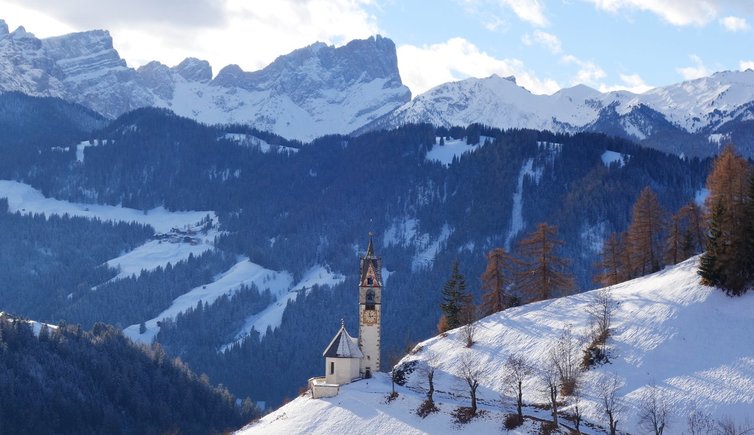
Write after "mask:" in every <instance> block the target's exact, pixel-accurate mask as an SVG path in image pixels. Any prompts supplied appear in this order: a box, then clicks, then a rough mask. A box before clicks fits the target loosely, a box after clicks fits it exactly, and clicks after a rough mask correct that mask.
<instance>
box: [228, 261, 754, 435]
mask: <svg viewBox="0 0 754 435" xmlns="http://www.w3.org/2000/svg"><path fill="white" fill-rule="evenodd" d="M698 261H699V258H698V257H694V258H691V259H689V260H686V261H685V262H683V263H681V264H678V265H676V266H670V267H667V268H666V269H664V270H662V271H660V272H657V273H655V274H652V275H648V276H645V277H642V278H637V279H635V280H632V281H628V282H625V283H621V284H618V285H616V286H613V287H612V289H611V290H610V292H611V294H612V298H613V301H614V304H613V305H612V306H613V309H612V324H611V329H610V331H611V333H610V336H609V338H608V341H607V350H608V356H609V359H610V362H609V363H608V364H603V365H598V366H596V367H592V368H590V369H589V370H586V371H584V372H582V374H581V380H580V385H581V391H582V393H581V399H580V401H579V408H580V410H581V412H582V413H583V416H584V419H585V421H586V422H589V423H591V424H593V425H596V428H595V427H593V426H587V427H585V425H584V424H582V426H581V427H582V431H584V432H583V433H588V434H592V433H604V431H605V428H606V424H607V422H606V416H605V413H604V410H603V405H602V402H601V397H602V393H603V392H604V391H605V389H606V385H608V383H609V381H610V380H611V379H615V380H616V381H617V397H618V403H619V404H620V406H619V411H618V421H619V423H618V428H617V429H618V430H619V431H620V432H621V433H624V432H625V433H646V432H647V431H646V430H644V429H643V428H642V427H641V426H640V425H639V420H640V419H639V412H640V408H641V406H642V404H643V403H646V402H645V399H644V398H645V397H646V394H648V393H649V391H650V390H652V388H653V387H651V385H653V384H654V386H655V387H654V388H656V389H655V390H654V391H655V392H656V394H658V395H659V396H660V397H662V398H664V400H666V401H667V403H669V404H671V410H672V418H671V419H670V421H669V425H668V426H667V428H666V431H665V432H666V433H671V434H676V433H688V428H687V417H688V415H689V414H690V413H691V412H693V411H699V412H703V413H704V414H707V415H709V416H710V418H712V419H714V420H720V419H726V418H728V419H731V421H733V422H734V423H735V424H737V425H742V424H751V422H750V420H748V419H749V417H750V416H751V413H752V410H754V342H752V340H751V337H752V335H754V294H746V295H744V296H743V297H738V298H730V297H727V296H726V295H725V294H724V292H722V291H721V290H719V289H716V288H712V287H706V286H702V285H700V284H699V277H698V276H697V274H696V270H697V268H698ZM599 291H600V290H595V291H591V292H586V293H582V294H578V295H574V296H568V297H563V298H560V299H554V300H547V301H542V302H537V303H532V304H528V305H524V306H521V307H517V308H511V309H508V310H505V311H503V312H500V313H497V314H493V315H491V316H488V317H486V318H483V319H481V320H480V321H478V322H476V329H475V331H476V333H475V337H474V344H473V345H472V346H471V347H470V348H467V347H466V345H465V344H466V343H465V337H464V336H463V331H462V329H461V328H459V329H457V330H452V331H449V332H448V333H446V334H443V335H439V336H437V337H433V338H431V339H429V340H426V341H424V342H422V343H419V344H418V345H417V346H416V347H415V348H414V350H413V351H412V352H411V353H410V354H409V355H407V356H406V357H404V359H403V360H402V361H401V362H400V363H399V365H403V364H407V363H410V362H413V361H416V362H417V363H416V364H418V367H419V368H418V369H417V370H415V371H413V372H412V373H410V374H409V375H408V382H407V384H406V387H400V386H399V387H398V388H397V391H398V393H399V397H398V399H396V400H395V401H393V402H390V403H387V402H386V400H385V397H386V396H387V394H388V393H389V392H390V388H391V387H390V381H389V376H387V375H382V374H378V376H377V377H376V378H374V379H370V380H362V381H358V382H355V383H352V384H349V385H345V386H341V388H340V392H339V395H338V396H336V397H334V398H330V399H311V398H310V397H309V396H308V395H304V396H300V397H299V398H297V399H295V400H294V401H292V402H290V403H289V404H287V405H285V406H283V407H281V408H280V409H278V410H276V411H274V412H272V413H271V414H268V415H267V416H265V417H264V418H262V419H261V420H260V421H258V422H255V423H252V424H251V425H249V426H247V427H246V428H244V429H243V430H242V431H241V432H240V433H243V434H256V433H313V434H323V433H345V432H351V433H353V432H357V433H367V432H368V433H409V434H420V433H445V432H447V431H448V428H449V427H454V429H452V430H453V431H457V432H459V433H470V434H471V433H473V434H478V433H500V430H501V428H500V426H501V422H502V420H503V419H504V416H505V415H506V414H508V413H513V412H515V402H514V400H513V398H512V397H511V394H510V390H508V389H507V385H508V382H507V381H506V379H505V373H506V370H505V363H506V361H507V359H508V357H509V356H511V355H516V356H519V357H524V358H526V360H527V362H528V363H529V364H530V365H531V366H532V367H533V368H534V370H533V372H532V374H531V375H530V376H529V377H528V378H527V379H526V381H525V382H524V384H523V394H524V397H523V399H524V402H525V405H526V406H525V410H524V413H525V414H526V415H530V416H533V417H536V418H539V419H541V420H542V421H546V420H549V419H550V417H549V411H548V410H546V409H541V408H537V407H534V405H538V404H540V405H541V404H544V403H546V402H547V400H548V399H547V398H546V397H545V394H544V393H543V391H544V388H543V387H544V385H543V381H542V380H541V377H540V373H541V371H542V370H543V368H544V367H546V365H547V363H548V361H549V360H550V355H551V350H552V349H553V348H555V347H556V344H557V342H558V339H559V337H560V336H561V334H562V333H563V331H564V330H565V329H566V328H569V329H570V331H571V332H572V334H573V336H574V337H575V338H576V340H577V342H576V343H577V344H576V351H577V352H579V355H580V354H581V352H580V350H581V349H583V348H584V347H585V346H586V337H587V336H588V334H590V331H591V328H592V323H591V319H590V316H589V314H588V307H589V306H593V304H594V300H595V296H596V294H597V293H598V292H599ZM464 359H468V360H470V361H473V362H474V364H475V365H476V366H480V367H484V369H485V370H484V375H482V376H481V377H480V381H481V384H480V387H479V390H478V398H479V400H480V408H481V409H482V410H484V411H486V412H487V416H486V417H480V418H475V419H473V420H472V422H471V423H469V424H467V425H455V424H454V423H453V418H452V416H451V413H452V411H453V410H454V409H455V408H456V407H458V406H468V405H469V394H468V386H467V385H466V383H465V382H464V380H463V379H462V375H461V367H462V364H461V361H462V360H464ZM428 363H431V364H432V366H433V367H435V375H434V386H435V401H436V404H437V405H438V406H439V408H440V412H438V413H437V414H432V415H430V416H428V417H427V418H425V419H422V418H420V417H418V416H417V415H416V414H415V410H416V408H417V407H418V406H419V404H420V403H421V401H422V400H423V399H424V398H425V392H426V388H427V380H426V374H425V373H423V371H422V370H421V367H422V366H426V364H428ZM501 395H502V397H503V401H502V402H501V401H500V397H501ZM571 403H572V402H571ZM571 406H572V405H569V404H566V405H564V406H563V407H562V408H561V410H562V411H566V412H567V411H569V410H570V407H571ZM561 420H562V419H561ZM538 425H539V423H536V422H533V421H532V420H529V421H528V423H526V425H524V426H522V427H520V428H518V429H517V430H515V431H513V432H512V433H521V434H523V433H536V432H537V429H538ZM600 428H601V429H600Z"/></svg>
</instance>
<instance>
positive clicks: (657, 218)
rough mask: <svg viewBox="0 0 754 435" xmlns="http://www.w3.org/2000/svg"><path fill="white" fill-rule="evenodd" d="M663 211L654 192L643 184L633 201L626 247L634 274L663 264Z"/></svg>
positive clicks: (641, 273) (639, 274) (652, 270)
mask: <svg viewBox="0 0 754 435" xmlns="http://www.w3.org/2000/svg"><path fill="white" fill-rule="evenodd" d="M665 214H666V213H665V211H664V210H663V209H662V206H661V205H660V201H659V200H658V199H657V195H655V193H654V192H653V191H652V189H651V188H650V187H649V186H647V187H645V188H644V190H642V191H641V193H640V194H639V198H638V199H637V200H636V202H635V203H634V207H633V211H632V213H631V223H630V224H629V226H628V249H629V254H630V256H631V258H632V264H633V266H634V270H635V275H638V276H642V275H646V274H648V273H652V272H656V271H658V270H660V267H661V266H662V251H663V250H662V241H663V233H664V229H665V219H666V218H665Z"/></svg>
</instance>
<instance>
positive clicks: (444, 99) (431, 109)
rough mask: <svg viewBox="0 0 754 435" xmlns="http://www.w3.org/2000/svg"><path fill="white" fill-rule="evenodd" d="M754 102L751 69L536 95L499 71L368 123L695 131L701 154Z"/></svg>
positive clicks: (648, 135) (746, 115)
mask: <svg viewBox="0 0 754 435" xmlns="http://www.w3.org/2000/svg"><path fill="white" fill-rule="evenodd" d="M752 101H754V71H752V70H746V71H725V72H719V73H715V74H713V75H711V76H709V77H704V78H700V79H696V80H691V81H686V82H682V83H678V84H673V85H670V86H665V87H661V88H655V89H652V90H650V91H648V92H646V93H644V94H633V93H630V92H627V91H614V92H607V93H601V92H599V91H597V90H595V89H591V88H589V87H587V86H584V85H577V86H575V87H572V88H567V89H562V90H560V91H558V92H556V93H555V94H553V95H536V94H532V93H531V92H529V91H528V90H526V89H524V88H523V87H521V86H518V85H517V84H516V80H515V78H513V77H506V78H503V77H499V76H496V75H492V76H490V77H487V78H483V79H478V78H469V79H466V80H462V81H458V82H451V83H446V84H442V85H440V86H437V87H435V88H433V89H431V90H429V91H428V92H426V93H424V94H421V95H419V96H417V97H416V98H414V99H413V100H412V101H410V102H408V103H406V104H404V105H403V106H401V107H399V108H398V109H396V110H395V111H394V112H392V113H391V114H389V115H387V116H385V117H383V118H382V119H379V120H377V121H375V122H374V123H373V124H372V125H371V126H368V127H367V128H366V129H370V128H391V127H397V126H400V125H403V124H406V123H416V122H429V123H432V124H434V125H439V126H446V127H450V126H454V125H458V126H467V125H469V124H472V123H481V124H484V125H489V126H493V127H498V128H531V129H536V130H550V131H554V132H577V131H599V132H603V133H607V134H613V135H618V136H623V137H626V138H629V139H632V140H636V141H645V140H647V139H653V138H655V137H658V138H659V137H661V135H665V136H664V137H666V140H667V135H668V134H672V135H675V136H677V135H682V134H694V135H700V136H701V137H703V139H704V140H703V141H700V142H707V143H708V145H707V147H706V149H705V150H700V151H698V152H701V153H702V154H710V153H713V152H716V150H717V144H716V143H715V141H712V140H710V138H717V137H718V136H716V134H717V135H719V134H720V133H718V131H720V132H724V130H720V129H721V128H722V127H723V126H724V125H725V124H726V123H727V122H729V121H731V120H737V121H738V122H744V121H745V120H749V119H751V113H750V109H751V107H750V106H751V104H750V103H751V102H752ZM725 131H727V130H725ZM675 136H673V137H675ZM672 151H673V152H681V151H683V150H676V149H673V150H672ZM687 155H688V152H687Z"/></svg>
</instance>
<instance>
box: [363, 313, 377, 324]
mask: <svg viewBox="0 0 754 435" xmlns="http://www.w3.org/2000/svg"><path fill="white" fill-rule="evenodd" d="M361 316H362V320H363V322H364V324H365V325H375V324H377V320H378V319H379V313H378V312H377V310H364V311H363V312H362V314H361Z"/></svg>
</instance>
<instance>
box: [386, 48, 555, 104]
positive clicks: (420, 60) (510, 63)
mask: <svg viewBox="0 0 754 435" xmlns="http://www.w3.org/2000/svg"><path fill="white" fill-rule="evenodd" d="M398 67H399V68H400V71H401V78H402V79H403V83H405V84H406V86H408V87H409V88H411V91H412V92H413V94H414V95H418V94H421V93H423V92H425V91H427V90H429V89H430V88H433V87H435V86H437V85H440V84H442V83H446V82H449V81H455V80H461V79H464V78H468V77H488V76H490V75H492V74H498V75H500V76H511V75H513V76H515V77H516V82H517V83H518V84H519V85H521V86H523V87H525V88H526V89H528V90H529V91H531V92H533V93H536V94H551V93H553V92H555V91H557V90H558V89H560V86H559V85H558V84H557V83H556V82H555V81H554V80H551V79H545V80H542V79H539V78H538V77H537V76H535V75H534V74H533V73H531V72H530V71H528V70H527V69H526V68H525V67H524V64H523V62H521V61H520V60H518V59H496V58H494V57H492V56H490V55H489V54H487V53H485V52H483V51H480V50H479V48H478V47H476V46H475V45H474V44H472V43H470V42H469V41H467V40H465V39H463V38H452V39H450V40H448V41H447V42H444V43H441V44H433V45H429V46H422V47H416V46H413V45H403V46H400V47H398Z"/></svg>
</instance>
